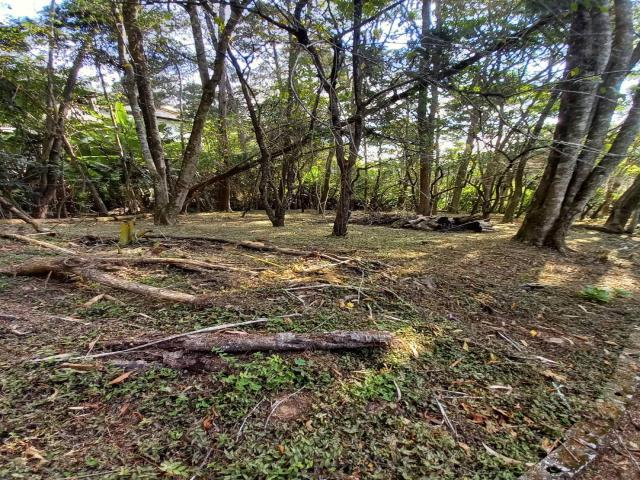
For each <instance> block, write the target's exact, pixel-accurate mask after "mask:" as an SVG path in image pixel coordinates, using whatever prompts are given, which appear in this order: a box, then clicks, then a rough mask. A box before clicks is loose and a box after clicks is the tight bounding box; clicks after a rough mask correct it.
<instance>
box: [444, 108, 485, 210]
mask: <svg viewBox="0 0 640 480" xmlns="http://www.w3.org/2000/svg"><path fill="white" fill-rule="evenodd" d="M479 121H480V118H479V113H478V112H477V111H476V110H475V109H474V108H471V110H470V111H469V128H468V130H467V139H466V141H465V144H464V151H463V152H462V157H461V158H460V161H459V163H458V171H457V172H456V179H455V183H454V188H453V195H452V197H451V204H450V205H449V209H448V210H449V211H450V212H451V213H459V212H460V199H461V198H462V190H463V189H464V187H465V185H466V183H467V170H468V169H469V162H470V161H471V154H472V153H473V143H474V141H475V139H476V135H477V130H478V125H479Z"/></svg>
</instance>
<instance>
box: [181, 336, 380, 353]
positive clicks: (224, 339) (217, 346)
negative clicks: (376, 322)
mask: <svg viewBox="0 0 640 480" xmlns="http://www.w3.org/2000/svg"><path fill="white" fill-rule="evenodd" d="M392 340H393V334H392V333H391V332H386V331H335V332H327V333H315V334H307V333H292V332H283V333H274V334H266V333H246V332H237V333H236V332H227V333H219V334H209V333H205V334H199V335H193V336H189V337H185V338H183V339H181V340H180V341H179V342H178V343H176V345H175V346H176V347H178V348H179V349H180V350H183V351H189V352H211V351H219V352H224V353H248V352H264V351H274V352H285V351H300V350H352V349H359V348H381V347H388V346H389V345H390V344H391V342H392Z"/></svg>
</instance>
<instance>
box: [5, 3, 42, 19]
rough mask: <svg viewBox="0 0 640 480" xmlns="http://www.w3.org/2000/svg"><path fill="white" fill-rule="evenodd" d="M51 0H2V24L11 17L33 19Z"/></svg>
mask: <svg viewBox="0 0 640 480" xmlns="http://www.w3.org/2000/svg"><path fill="white" fill-rule="evenodd" d="M49 3H51V0H0V22H6V21H7V20H9V19H10V18H11V17H32V16H34V15H35V14H36V13H38V12H39V11H40V10H42V8H43V7H44V6H46V5H48V4H49Z"/></svg>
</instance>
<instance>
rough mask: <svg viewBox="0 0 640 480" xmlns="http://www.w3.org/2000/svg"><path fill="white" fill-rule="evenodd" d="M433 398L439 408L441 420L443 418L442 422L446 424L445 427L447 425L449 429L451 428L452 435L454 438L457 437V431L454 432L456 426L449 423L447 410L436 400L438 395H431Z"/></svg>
mask: <svg viewBox="0 0 640 480" xmlns="http://www.w3.org/2000/svg"><path fill="white" fill-rule="evenodd" d="M433 398H434V400H435V401H436V404H437V405H438V408H439V409H440V413H441V414H442V420H444V423H445V424H446V425H447V427H449V430H451V433H453V436H454V437H455V438H457V437H458V432H456V428H455V427H454V426H453V423H451V420H449V416H448V415H447V411H446V410H445V408H444V406H443V405H442V404H441V403H440V401H439V400H438V397H433Z"/></svg>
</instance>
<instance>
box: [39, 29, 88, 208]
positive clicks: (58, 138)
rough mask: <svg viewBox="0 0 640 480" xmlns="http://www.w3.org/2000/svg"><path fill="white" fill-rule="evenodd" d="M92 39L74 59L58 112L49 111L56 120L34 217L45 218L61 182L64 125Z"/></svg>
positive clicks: (48, 122) (46, 146)
mask: <svg viewBox="0 0 640 480" xmlns="http://www.w3.org/2000/svg"><path fill="white" fill-rule="evenodd" d="M89 44H90V40H89V39H85V40H84V41H83V42H82V44H81V45H80V48H79V49H78V53H77V54H76V58H75V59H74V61H73V64H72V66H71V70H69V74H68V75H67V80H66V82H65V85H64V89H63V91H62V99H61V100H60V104H59V106H58V110H57V112H56V111H55V109H54V110H53V112H47V117H49V116H50V115H52V114H54V115H55V120H53V121H52V120H51V119H50V118H47V124H48V125H50V124H51V125H53V130H52V131H50V132H47V135H48V136H49V135H50V138H45V147H44V148H43V154H44V156H43V163H44V165H45V173H44V174H43V184H42V186H41V188H40V192H39V194H38V198H37V201H36V206H35V208H34V209H33V212H32V216H33V218H45V217H46V216H47V213H48V211H49V204H50V203H51V201H52V200H53V199H54V197H55V195H56V191H57V188H58V184H59V183H60V158H61V153H62V148H63V147H62V136H63V135H64V125H65V120H66V117H67V113H68V112H69V108H70V107H71V99H72V98H71V97H72V94H73V90H74V89H75V86H76V84H77V83H78V73H79V72H80V68H81V67H82V63H83V62H84V59H85V57H86V55H87V52H88V50H89Z"/></svg>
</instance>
